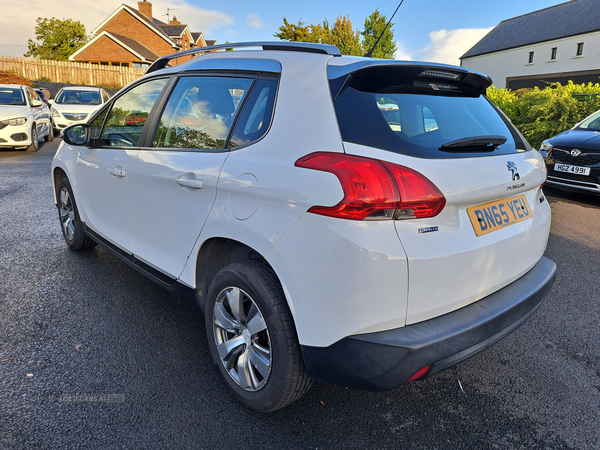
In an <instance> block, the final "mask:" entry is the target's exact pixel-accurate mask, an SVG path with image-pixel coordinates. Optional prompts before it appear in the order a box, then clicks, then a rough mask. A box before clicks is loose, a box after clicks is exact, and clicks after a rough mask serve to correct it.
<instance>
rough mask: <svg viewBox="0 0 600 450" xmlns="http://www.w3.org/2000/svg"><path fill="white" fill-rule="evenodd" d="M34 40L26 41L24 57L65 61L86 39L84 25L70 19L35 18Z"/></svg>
mask: <svg viewBox="0 0 600 450" xmlns="http://www.w3.org/2000/svg"><path fill="white" fill-rule="evenodd" d="M36 22H37V25H36V27H35V40H36V41H37V42H34V41H33V40H32V39H29V40H28V41H27V48H28V51H27V53H25V55H24V56H25V57H33V58H40V59H50V60H56V61H67V60H68V59H69V56H71V55H72V54H73V53H75V52H76V51H77V50H78V49H80V48H81V47H83V45H84V44H85V43H86V42H87V41H88V38H87V35H86V34H85V26H84V25H83V24H82V23H81V22H79V21H75V20H72V19H65V20H60V19H56V18H55V17H52V18H51V19H47V18H44V19H42V18H41V17H38V18H37V21H36Z"/></svg>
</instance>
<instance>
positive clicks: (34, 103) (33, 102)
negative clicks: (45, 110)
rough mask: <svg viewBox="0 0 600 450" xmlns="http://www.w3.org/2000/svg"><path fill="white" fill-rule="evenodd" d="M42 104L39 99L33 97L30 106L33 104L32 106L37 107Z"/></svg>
mask: <svg viewBox="0 0 600 450" xmlns="http://www.w3.org/2000/svg"><path fill="white" fill-rule="evenodd" d="M43 104H44V102H43V101H41V100H37V99H33V100H32V101H31V106H33V107H34V108H38V107H40V106H42V105H43Z"/></svg>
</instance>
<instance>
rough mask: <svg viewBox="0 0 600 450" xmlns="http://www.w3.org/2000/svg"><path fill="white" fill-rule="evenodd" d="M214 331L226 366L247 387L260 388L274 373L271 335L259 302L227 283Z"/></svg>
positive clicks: (239, 382) (219, 300)
mask: <svg viewBox="0 0 600 450" xmlns="http://www.w3.org/2000/svg"><path fill="white" fill-rule="evenodd" d="M212 323H213V334H214V338H215V343H216V346H217V352H218V354H219V358H220V360H221V363H222V364H223V367H225V370H226V371H227V373H228V374H229V376H230V377H231V378H232V379H233V380H234V381H235V383H236V384H237V385H238V386H239V387H240V388H242V389H244V390H246V391H250V392H253V391H258V390H260V389H261V388H262V387H263V386H264V385H265V384H266V383H267V380H268V379H269V375H270V374H271V364H272V355H271V339H270V337H269V331H268V329H267V324H266V321H265V319H264V317H263V314H262V312H261V311H260V309H259V308H258V305H257V304H256V303H255V302H254V300H253V299H252V297H250V295H248V293H247V292H245V291H244V290H242V289H240V288H238V287H227V288H225V289H223V290H222V291H221V293H220V294H219V295H218V297H217V300H216V303H215V307H214V312H213V320H212Z"/></svg>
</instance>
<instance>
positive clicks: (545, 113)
mask: <svg viewBox="0 0 600 450" xmlns="http://www.w3.org/2000/svg"><path fill="white" fill-rule="evenodd" d="M590 94H591V95H590ZM596 94H600V84H598V83H596V84H592V83H588V84H573V82H572V81H569V83H568V84H567V85H565V86H563V85H561V84H560V83H552V84H550V85H548V86H547V87H545V88H544V89H539V88H537V87H536V88H533V89H519V90H517V91H511V90H510V89H499V88H497V87H496V86H490V87H489V88H488V90H487V97H488V98H489V99H490V100H491V101H492V102H494V103H495V104H496V105H497V106H498V107H499V108H500V109H501V110H502V111H504V113H505V114H506V115H507V116H508V117H509V118H510V120H511V121H512V122H513V124H514V125H515V126H516V127H517V128H518V129H519V131H521V133H523V135H524V136H525V137H526V138H527V140H528V141H529V143H530V144H531V145H532V146H533V147H535V148H540V145H541V144H542V141H543V140H544V139H548V138H551V137H552V136H556V135H557V134H559V133H561V132H563V131H565V130H568V129H569V128H572V127H573V126H574V125H575V124H576V123H577V122H580V121H582V120H583V119H585V118H586V117H587V116H589V115H590V114H592V113H594V112H596V111H598V110H599V109H600V95H596Z"/></svg>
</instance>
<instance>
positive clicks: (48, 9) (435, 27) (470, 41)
mask: <svg viewBox="0 0 600 450" xmlns="http://www.w3.org/2000/svg"><path fill="white" fill-rule="evenodd" d="M398 2H399V0H398V1H397V0H393V1H388V0H380V1H379V2H368V1H364V0H363V1H357V0H328V1H322V0H301V1H300V0H295V1H286V0H283V1H282V0H262V1H258V2H253V1H248V0H228V1H226V2H218V1H217V2H206V1H202V2H201V1H199V0H168V1H164V0H160V1H159V0H155V1H152V2H151V3H152V5H153V15H154V17H155V18H157V19H159V20H162V21H163V22H167V15H166V14H167V9H169V11H168V12H169V14H170V16H171V17H172V16H173V15H175V16H177V19H178V20H179V21H180V22H181V23H184V24H187V25H189V27H190V29H191V31H193V32H196V31H201V32H203V33H204V37H205V39H216V40H217V42H218V43H225V41H229V42H242V41H264V40H274V39H276V38H274V37H273V34H274V33H276V32H277V31H278V28H279V27H280V26H281V25H282V24H283V18H284V17H285V18H287V20H288V21H289V22H291V23H297V22H298V21H299V20H302V21H303V22H305V23H307V24H316V23H321V22H322V21H323V20H324V19H328V20H329V22H330V23H333V22H335V19H336V18H337V17H338V16H339V15H346V16H349V17H350V19H351V20H352V23H353V25H354V28H355V29H360V30H362V28H363V26H364V21H365V18H366V17H368V16H369V15H370V14H371V13H372V12H373V11H374V10H375V9H376V8H379V10H380V12H381V13H382V14H383V15H385V16H387V17H388V18H389V17H391V15H392V14H393V12H394V10H395V9H396V7H397V6H398ZM122 3H126V4H127V5H129V6H132V7H134V8H136V9H137V1H123V0H99V1H90V0H78V1H72V0H20V1H16V0H0V55H5V56H23V54H24V53H25V52H26V51H27V39H29V38H34V37H35V25H36V23H35V20H36V18H37V17H43V18H46V17H47V18H50V17H56V18H58V19H66V18H70V19H74V20H79V21H81V22H82V23H83V24H84V25H85V28H86V31H87V33H88V34H91V32H92V31H93V30H94V29H95V28H96V27H97V26H98V25H99V24H100V23H101V22H102V21H103V20H104V19H105V18H106V17H107V16H109V15H110V14H111V13H112V12H113V11H115V10H116V9H117V8H118V7H119V6H120V5H121V4H122ZM558 3H560V2H557V1H552V0H527V1H523V0H503V1H502V2H485V1H481V0H404V3H403V4H402V6H401V7H400V9H399V11H398V13H397V14H396V17H395V18H394V20H393V23H394V26H393V28H392V31H393V32H394V37H395V39H396V41H397V46H398V52H397V54H396V58H397V59H412V60H424V61H434V62H443V63H449V64H459V60H458V57H459V56H461V55H462V54H463V53H465V52H466V51H467V50H468V49H469V48H471V47H472V46H473V45H474V44H475V43H476V42H477V41H479V40H480V39H481V38H482V37H483V36H484V35H485V34H486V33H487V32H488V31H489V30H490V29H491V28H493V27H494V26H496V25H498V24H499V23H500V22H501V21H503V20H506V19H510V18H512V17H516V16H519V15H522V14H527V13H529V12H532V11H536V10H538V9H542V8H547V7H549V6H553V5H555V4H558Z"/></svg>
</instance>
